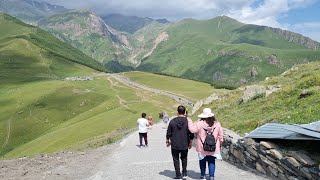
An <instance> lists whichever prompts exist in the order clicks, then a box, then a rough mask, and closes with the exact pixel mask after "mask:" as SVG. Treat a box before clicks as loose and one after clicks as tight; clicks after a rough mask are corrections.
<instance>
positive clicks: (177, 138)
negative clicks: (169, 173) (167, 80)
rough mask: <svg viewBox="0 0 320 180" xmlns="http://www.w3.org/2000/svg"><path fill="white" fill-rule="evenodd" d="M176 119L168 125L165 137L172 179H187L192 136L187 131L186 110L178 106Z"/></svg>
mask: <svg viewBox="0 0 320 180" xmlns="http://www.w3.org/2000/svg"><path fill="white" fill-rule="evenodd" d="M177 111H178V117H176V118H174V119H172V120H171V121H170V123H169V126H168V129H167V135H166V139H167V141H166V143H167V146H170V145H171V154H172V158H173V165H174V169H175V172H176V177H175V178H174V179H182V178H183V179H187V177H188V176H187V163H188V148H189V149H190V148H191V145H192V139H193V138H194V135H193V134H192V133H190V131H189V130H188V121H187V118H186V116H185V113H186V108H185V107H184V106H178V108H177ZM179 156H180V158H181V161H182V174H181V171H180V160H179Z"/></svg>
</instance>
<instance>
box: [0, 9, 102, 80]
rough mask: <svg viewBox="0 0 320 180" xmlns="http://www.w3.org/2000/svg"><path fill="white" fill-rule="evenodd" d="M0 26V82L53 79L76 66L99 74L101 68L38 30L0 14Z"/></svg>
mask: <svg viewBox="0 0 320 180" xmlns="http://www.w3.org/2000/svg"><path fill="white" fill-rule="evenodd" d="M0 23H1V32H0V52H1V54H0V59H1V61H0V64H1V66H0V67H1V68H0V81H1V82H8V83H13V82H25V81H32V80H38V79H57V78H61V77H64V74H65V73H66V72H72V69H74V68H76V67H77V66H79V65H78V64H83V65H86V66H89V67H92V68H95V69H97V70H102V68H101V64H99V63H98V62H96V61H93V60H92V59H91V58H89V57H87V56H86V55H84V54H83V53H82V52H80V51H79V50H77V49H75V48H73V47H71V46H70V45H67V44H64V43H62V42H60V41H59V40H57V39H56V38H55V37H53V36H52V35H50V34H48V33H47V32H45V31H43V30H41V29H39V28H36V27H33V26H29V25H26V24H24V23H22V22H21V21H19V20H17V19H15V18H13V17H10V16H8V15H6V14H2V13H1V14H0ZM52 59H55V60H56V61H59V63H57V62H56V61H53V60H52ZM75 63H77V64H75ZM82 69H83V68H82ZM21 74H23V76H21ZM17 77H20V78H17ZM2 85H3V84H1V86H2Z"/></svg>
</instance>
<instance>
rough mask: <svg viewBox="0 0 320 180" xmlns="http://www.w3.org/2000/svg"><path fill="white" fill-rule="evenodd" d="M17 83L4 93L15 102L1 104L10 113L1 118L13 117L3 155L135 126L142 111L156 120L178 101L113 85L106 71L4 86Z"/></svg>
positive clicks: (41, 150)
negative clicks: (85, 77)
mask: <svg viewBox="0 0 320 180" xmlns="http://www.w3.org/2000/svg"><path fill="white" fill-rule="evenodd" d="M113 81H115V80H113ZM44 87H45V88H44ZM15 89H19V91H17V92H15V93H12V95H11V96H8V95H4V96H5V97H6V98H4V97H3V98H1V99H2V100H3V101H6V102H12V103H11V104H8V103H7V104H8V108H7V109H2V110H1V111H2V112H1V114H6V117H1V120H0V122H2V123H3V124H7V123H8V122H7V118H11V120H12V121H11V128H12V129H11V133H10V139H9V143H8V144H7V145H6V147H5V148H3V149H2V151H1V154H2V155H4V157H5V158H12V157H18V156H24V155H33V154H38V153H50V152H55V151H58V150H63V149H68V148H72V147H74V146H77V145H79V144H82V143H84V142H86V141H88V140H90V139H92V138H94V137H97V136H102V135H106V134H108V133H113V132H114V131H120V130H121V129H123V128H130V127H135V126H136V119H137V118H139V117H140V114H141V113H142V112H143V111H144V112H146V113H148V114H152V115H153V116H154V118H155V121H156V120H157V115H158V113H159V112H161V111H163V110H165V111H170V110H171V109H174V107H175V106H176V104H175V102H174V101H173V100H171V99H168V98H166V97H159V96H154V95H153V94H151V93H148V92H144V91H138V90H134V89H130V88H128V87H125V86H113V85H112V84H111V83H110V82H109V81H108V80H107V79H106V78H104V77H101V78H100V79H97V80H95V81H90V82H65V81H49V82H37V83H32V84H28V85H27V84H24V85H22V86H18V87H16V86H15V87H12V88H8V89H5V90H3V91H4V92H6V93H7V94H9V92H13V90H15ZM88 90H90V92H89V91H88ZM39 91H41V92H42V93H38V92H39ZM2 94H3V93H2ZM19 95H20V96H19ZM117 96H119V97H120V98H121V99H123V100H124V101H125V102H124V104H120V102H119V99H118V97H117ZM17 102H19V104H18V105H17ZM9 107H11V108H9ZM12 107H16V108H12ZM19 112H20V113H19ZM8 114H10V115H11V117H8ZM1 127H3V129H2V131H1V132H6V127H7V126H5V125H3V126H1ZM2 134H4V135H6V133H2ZM0 144H3V141H0Z"/></svg>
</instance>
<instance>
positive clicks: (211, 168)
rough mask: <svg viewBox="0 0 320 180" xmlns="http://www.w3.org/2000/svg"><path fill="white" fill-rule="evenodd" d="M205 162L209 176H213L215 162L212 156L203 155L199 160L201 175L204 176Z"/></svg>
mask: <svg viewBox="0 0 320 180" xmlns="http://www.w3.org/2000/svg"><path fill="white" fill-rule="evenodd" d="M206 162H208V168H209V177H214V171H215V169H216V162H215V157H214V156H205V157H204V158H203V159H202V160H200V161H199V165H200V171H201V176H202V177H204V176H205V173H206Z"/></svg>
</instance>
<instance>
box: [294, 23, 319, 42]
mask: <svg viewBox="0 0 320 180" xmlns="http://www.w3.org/2000/svg"><path fill="white" fill-rule="evenodd" d="M288 28H289V29H291V30H292V31H294V32H297V33H300V34H306V35H307V36H308V37H310V38H311V39H314V40H317V41H318V42H320V21H318V22H305V23H300V24H294V25H291V26H289V27H288Z"/></svg>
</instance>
